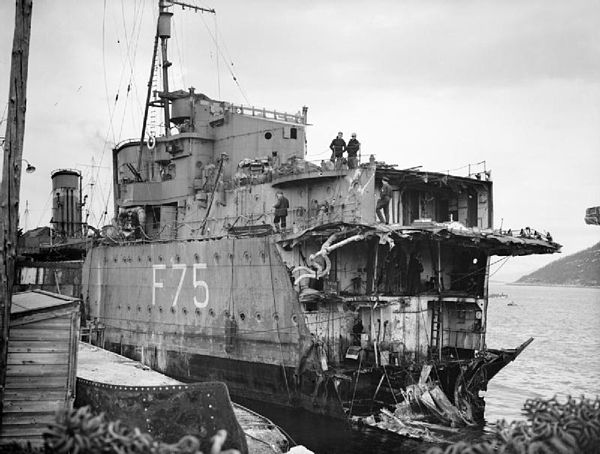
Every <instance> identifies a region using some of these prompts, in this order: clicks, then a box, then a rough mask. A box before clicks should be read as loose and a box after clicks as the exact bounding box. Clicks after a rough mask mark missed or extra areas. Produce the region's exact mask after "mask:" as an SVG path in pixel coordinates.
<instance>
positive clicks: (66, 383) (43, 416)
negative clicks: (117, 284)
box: [0, 290, 79, 446]
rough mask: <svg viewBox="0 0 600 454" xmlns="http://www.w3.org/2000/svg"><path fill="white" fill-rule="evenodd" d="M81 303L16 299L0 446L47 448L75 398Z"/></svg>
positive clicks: (29, 296)
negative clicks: (46, 436) (60, 413)
mask: <svg viewBox="0 0 600 454" xmlns="http://www.w3.org/2000/svg"><path fill="white" fill-rule="evenodd" d="M78 336H79V300H78V299H75V298H70V297H67V296H63V295H58V294H55V293H50V292H45V291H42V290H33V291H30V292H24V293H16V294H14V295H13V297H12V306H11V315H10V332H9V337H8V362H7V370H6V390H5V393H4V408H3V413H2V427H1V428H0V444H5V443H10V442H12V441H17V442H19V443H26V442H31V444H32V445H33V446H40V445H41V444H42V443H43V439H42V433H43V432H44V429H45V428H46V426H47V424H48V423H49V422H51V421H53V420H54V416H55V413H56V411H57V410H59V409H61V408H64V407H69V406H72V404H73V400H74V395H75V380H76V372H77V371H76V369H77V362H76V359H77V343H78Z"/></svg>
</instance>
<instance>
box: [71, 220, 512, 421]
mask: <svg viewBox="0 0 600 454" xmlns="http://www.w3.org/2000/svg"><path fill="white" fill-rule="evenodd" d="M338 227H340V226H338ZM354 227H356V226H354ZM363 228H364V226H363ZM389 233H391V234H392V235H391V237H390V238H391V239H395V240H396V241H397V242H398V243H399V245H401V244H402V243H401V241H402V239H401V238H402V237H401V236H400V235H398V234H396V233H393V232H385V235H387V234H389ZM352 235H353V231H348V232H345V233H344V234H343V235H342V237H345V236H348V237H349V238H352ZM377 235H379V234H377ZM381 235H384V234H381ZM363 236H364V237H363V238H361V239H357V240H356V241H353V242H349V243H345V244H344V245H343V246H340V247H339V248H338V249H337V250H338V256H337V260H340V259H341V258H342V257H343V255H342V254H343V253H346V252H347V253H350V254H352V253H354V252H355V251H356V250H357V249H360V248H363V247H364V248H366V250H372V249H373V248H375V250H376V251H379V252H378V253H379V254H383V255H381V256H380V257H387V259H386V260H387V261H388V262H389V261H391V260H393V259H394V257H395V256H393V255H389V253H388V252H385V253H384V251H381V250H379V247H380V246H379V241H376V242H374V243H373V242H372V241H371V240H372V238H371V237H370V234H369V233H368V232H363ZM375 237H376V238H380V237H379V236H375ZM281 239H282V238H281V237H280V236H275V235H270V236H264V237H251V238H220V239H213V240H193V241H171V242H164V243H153V244H147V243H142V242H139V243H131V244H123V245H119V246H97V247H94V248H93V249H92V250H91V251H90V252H89V253H88V255H87V258H86V263H85V266H84V271H83V280H84V286H85V288H86V289H87V297H86V300H87V304H89V310H90V313H91V316H92V317H97V318H98V319H99V320H100V321H101V322H102V323H103V324H104V325H105V326H106V331H105V341H106V346H107V348H109V349H111V350H113V351H116V352H119V353H122V354H124V355H125V356H128V357H131V358H134V359H139V360H141V361H142V362H143V363H145V364H147V365H148V366H150V367H152V368H154V369H156V370H159V371H162V372H165V373H167V374H168V375H170V376H173V377H176V378H178V379H180V380H184V381H211V380H218V381H224V382H225V383H227V385H228V387H229V389H230V391H231V393H232V395H233V396H243V397H248V398H252V399H256V400H262V401H267V402H271V403H275V404H279V405H290V406H300V407H304V408H306V409H308V410H310V411H313V412H317V413H321V414H324V415H328V416H333V417H339V418H343V417H347V416H349V415H358V414H367V413H370V412H373V411H374V409H378V408H383V407H386V406H387V407H390V406H393V405H395V404H396V403H398V402H401V401H406V400H407V399H408V396H409V394H408V390H409V389H410V386H411V385H413V384H415V383H418V382H419V377H420V376H421V375H422V370H423V368H424V366H425V365H427V364H429V365H433V368H432V370H431V371H430V373H429V376H428V377H427V378H429V381H431V382H435V383H439V385H440V387H441V389H442V391H443V393H444V394H445V395H446V396H447V399H448V400H449V401H450V402H451V403H452V405H455V406H456V407H457V408H458V409H459V411H460V413H461V415H462V416H461V418H462V419H464V420H465V421H466V422H467V423H471V422H474V421H478V420H481V419H482V418H483V403H482V400H481V399H480V398H479V396H478V392H479V391H480V390H482V389H485V387H486V385H487V382H488V380H489V379H490V378H491V377H492V376H493V375H495V374H496V373H497V372H498V370H500V368H502V367H503V366H504V365H505V364H506V363H508V362H509V361H510V360H512V359H513V358H514V357H515V356H516V354H518V353H516V354H514V352H512V353H511V352H502V351H487V352H484V351H483V349H482V346H483V337H484V334H485V323H486V318H485V307H486V305H485V302H486V299H485V298H483V297H481V296H480V295H479V293H481V292H482V288H483V285H484V282H481V283H480V287H477V288H476V289H474V290H472V291H470V293H469V292H466V291H464V292H463V294H462V296H460V295H457V291H450V290H449V291H448V292H447V293H446V294H439V293H437V292H436V291H429V292H428V291H423V292H420V293H418V294H412V295H411V294H406V295H402V296H384V295H378V294H371V295H365V294H360V293H358V292H356V293H355V294H348V293H344V292H339V291H338V292H323V291H318V292H317V293H318V298H317V299H316V300H315V298H314V296H315V293H313V292H311V291H310V290H314V289H311V288H310V287H309V286H302V285H300V286H298V285H294V281H296V278H294V272H293V271H290V269H289V268H288V267H286V259H287V260H289V253H290V251H291V252H292V253H293V251H294V247H295V246H294V245H293V244H291V243H289V242H287V241H284V243H285V244H284V245H283V246H282V245H281ZM290 241H291V240H290ZM341 241H344V240H343V239H342V240H341ZM303 244H306V243H303ZM335 244H339V243H337V242H336V243H335ZM386 247H387V246H386ZM391 250H393V248H392V249H391ZM332 251H333V249H331V250H330V252H332ZM385 254H388V255H387V256H386V255H385ZM365 260H367V261H368V260H369V259H368V258H366V259H365ZM365 263H366V262H365ZM337 273H338V276H340V278H341V279H343V277H342V273H341V270H338V271H337ZM370 279H371V281H372V282H373V283H372V285H374V286H377V285H378V283H377V282H376V278H373V277H371V278H370ZM388 284H389V285H394V284H393V283H388ZM388 284H385V285H388ZM476 284H477V282H475V284H474V285H476ZM380 285H384V284H380ZM357 317H358V318H359V319H360V320H361V324H362V328H361V330H360V332H358V330H357V329H356V323H357V322H356V321H357ZM438 323H439V325H437V324H438ZM476 350H481V351H482V352H481V353H476ZM353 352H355V353H356V352H357V353H356V354H353Z"/></svg>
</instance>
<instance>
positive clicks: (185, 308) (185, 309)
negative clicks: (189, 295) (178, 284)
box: [181, 307, 188, 315]
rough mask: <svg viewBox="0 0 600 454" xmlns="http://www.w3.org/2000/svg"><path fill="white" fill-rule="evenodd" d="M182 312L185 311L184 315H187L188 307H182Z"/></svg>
mask: <svg viewBox="0 0 600 454" xmlns="http://www.w3.org/2000/svg"><path fill="white" fill-rule="evenodd" d="M181 312H183V315H187V313H188V310H187V307H182V308H181Z"/></svg>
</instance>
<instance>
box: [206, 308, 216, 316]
mask: <svg viewBox="0 0 600 454" xmlns="http://www.w3.org/2000/svg"><path fill="white" fill-rule="evenodd" d="M208 315H210V316H211V317H214V316H215V310H214V309H209V310H208Z"/></svg>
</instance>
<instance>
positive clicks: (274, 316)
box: [273, 312, 279, 322]
mask: <svg viewBox="0 0 600 454" xmlns="http://www.w3.org/2000/svg"><path fill="white" fill-rule="evenodd" d="M273 320H275V321H276V322H277V321H279V314H278V313H277V312H275V313H274V314H273Z"/></svg>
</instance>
